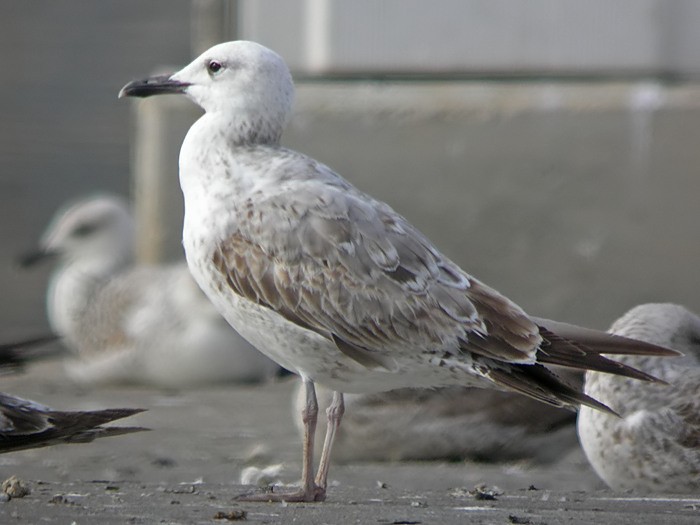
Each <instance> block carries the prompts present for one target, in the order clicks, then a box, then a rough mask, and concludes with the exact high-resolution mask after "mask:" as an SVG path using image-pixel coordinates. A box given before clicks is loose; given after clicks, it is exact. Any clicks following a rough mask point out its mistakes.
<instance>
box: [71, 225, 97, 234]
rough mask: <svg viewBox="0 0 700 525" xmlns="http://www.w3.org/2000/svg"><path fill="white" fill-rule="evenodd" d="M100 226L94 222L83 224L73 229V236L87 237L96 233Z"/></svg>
mask: <svg viewBox="0 0 700 525" xmlns="http://www.w3.org/2000/svg"><path fill="white" fill-rule="evenodd" d="M98 227H99V225H98V224H94V223H86V224H81V225H80V226H78V227H77V228H76V229H74V230H73V237H87V236H88V235H92V234H93V233H95V232H96V231H97V229H98Z"/></svg>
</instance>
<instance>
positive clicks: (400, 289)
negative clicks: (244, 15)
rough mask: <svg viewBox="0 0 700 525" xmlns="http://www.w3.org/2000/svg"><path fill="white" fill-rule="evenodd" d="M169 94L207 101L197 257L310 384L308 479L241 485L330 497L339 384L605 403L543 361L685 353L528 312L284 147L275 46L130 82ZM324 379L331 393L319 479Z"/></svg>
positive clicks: (235, 308)
mask: <svg viewBox="0 0 700 525" xmlns="http://www.w3.org/2000/svg"><path fill="white" fill-rule="evenodd" d="M167 93H184V94H185V95H186V96H187V97H188V98H190V99H191V100H192V101H194V102H195V103H196V104H198V105H199V106H200V107H202V108H203V109H204V111H205V113H204V115H202V116H201V117H200V118H199V120H197V121H196V122H195V123H194V124H193V125H192V127H191V128H190V129H189V131H188V133H187V136H186V137H185V140H184V142H183V145H182V148H181V150H180V158H179V166H180V185H181V187H182V191H183V194H184V198H185V222H184V228H183V244H184V248H185V255H186V259H187V263H188V266H189V268H190V271H191V272H192V275H193V276H194V278H195V280H196V281H197V283H198V284H199V286H200V287H201V288H202V289H203V290H204V292H205V293H206V294H207V296H208V297H209V298H210V299H211V300H212V302H213V303H214V304H215V305H216V307H217V308H218V310H219V311H220V312H221V313H222V314H223V316H224V317H225V318H226V319H227V320H228V322H229V323H231V325H232V326H233V327H234V328H236V329H237V330H238V331H239V332H240V333H241V335H243V337H245V338H246V339H247V340H248V341H250V342H251V343H252V344H253V345H254V346H255V347H256V348H258V349H260V351H262V352H264V353H266V354H267V355H268V356H270V357H271V358H272V359H274V360H275V361H277V362H278V363H279V364H281V365H282V366H284V367H285V368H287V369H289V370H291V371H293V372H296V373H297V374H298V375H300V376H301V378H302V380H303V382H304V388H305V393H306V402H305V406H304V409H303V410H302V421H303V423H304V428H305V431H304V440H303V463H302V480H301V487H300V489H299V490H298V491H296V492H293V493H289V494H286V493H272V494H262V495H259V494H253V495H249V496H246V497H245V499H252V500H255V499H258V500H263V501H271V500H276V501H287V502H292V501H322V500H324V499H325V497H326V486H327V481H328V469H329V466H330V451H331V447H332V444H333V440H334V436H335V433H336V431H337V429H338V427H339V425H340V420H341V418H342V415H343V412H344V403H343V393H373V392H381V391H388V390H394V389H398V388H409V387H410V388H416V387H423V388H427V387H442V386H454V385H459V386H478V387H484V388H495V389H501V390H510V391H515V392H519V393H521V394H525V395H528V396H531V397H533V398H535V399H538V400H540V401H543V402H546V403H550V404H552V405H555V406H565V407H572V408H574V407H577V406H578V405H579V404H581V403H583V404H586V405H590V406H593V407H596V408H598V409H600V410H609V409H607V407H605V406H604V405H603V404H602V403H600V402H598V401H596V400H595V399H593V398H591V397H589V396H587V395H585V394H584V393H583V392H581V391H580V390H579V389H576V388H574V387H571V386H569V385H568V384H566V383H565V382H563V381H560V380H559V379H558V377H557V376H556V375H555V374H554V373H553V372H552V371H551V370H550V369H549V368H548V365H565V366H569V367H573V368H581V369H596V370H601V371H609V372H612V373H616V374H622V375H627V376H631V377H635V378H639V379H648V380H652V378H651V377H650V376H649V375H648V374H645V373H642V372H638V371H635V370H634V369H632V368H630V367H628V366H626V365H623V364H620V363H617V362H615V361H612V360H610V359H608V358H606V357H604V356H602V355H600V353H601V352H602V351H603V350H604V351H605V352H606V353H618V352H622V353H625V352H630V353H636V352H638V353H658V354H660V355H670V354H673V355H675V352H671V351H670V350H667V349H663V348H660V347H657V346H655V345H650V344H645V343H640V342H634V341H629V340H626V339H623V338H617V337H614V336H609V335H607V334H604V333H600V332H595V331H592V330H585V329H581V328H578V327H572V326H570V325H564V324H561V323H554V322H550V321H546V320H540V319H536V318H533V317H531V316H528V315H527V314H526V313H525V312H524V311H523V310H522V309H521V308H520V307H519V306H517V305H516V304H515V303H513V302H512V301H510V300H509V299H507V298H506V297H504V296H503V295H501V294H500V293H498V292H497V291H496V290H494V289H493V288H490V287H489V286H487V285H486V284H484V283H482V282H481V281H479V280H478V279H476V278H474V277H472V276H470V275H468V274H467V273H466V272H464V271H463V270H462V269H461V268H460V267H459V266H457V265H456V264H455V263H454V262H452V261H451V260H450V259H448V258H447V257H445V256H444V255H443V254H442V253H440V251H438V249H437V248H436V247H435V246H433V244H432V243H431V242H430V241H429V240H428V239H427V238H426V237H425V236H424V235H423V234H421V233H420V232H419V231H418V230H417V229H416V228H415V227H413V226H412V225H411V224H410V223H409V222H408V221H407V220H406V219H405V218H403V217H402V216H401V215H399V214H398V213H397V212H395V211H394V210H393V209H392V208H390V207H389V206H388V205H387V204H385V203H383V202H380V201H378V200H376V199H374V198H372V197H371V196H369V195H367V194H365V193H363V192H361V191H360V190H359V189H357V188H355V187H354V186H352V185H351V184H350V183H349V182H348V181H346V180H345V179H343V178H342V177H341V176H340V175H338V174H337V173H335V172H334V171H333V170H331V169H330V168H329V167H327V166H325V165H323V164H321V163H320V162H318V161H316V160H314V159H312V158H310V157H308V156H306V155H303V154H302V153H298V152H296V151H293V150H290V149H286V148H284V147H282V146H281V145H280V137H281V135H282V131H283V129H284V127H285V124H286V122H287V120H288V119H289V117H290V114H291V109H292V100H293V93H294V85H293V82H292V77H291V75H290V73H289V69H288V68H287V65H286V64H285V63H284V61H283V59H282V58H281V57H280V56H279V55H278V54H277V53H275V52H274V51H272V50H270V49H268V48H266V47H264V46H261V45H259V44H257V43H254V42H248V41H236V42H227V43H223V44H219V45H216V46H214V47H212V48H211V49H209V50H207V51H205V52H204V53H203V54H202V55H201V56H199V57H198V58H196V59H195V60H194V61H193V62H192V63H190V64H189V65H188V66H186V67H185V68H183V69H182V70H180V71H178V72H176V73H174V74H172V75H170V76H167V75H165V76H157V77H151V78H148V79H145V80H137V81H133V82H130V83H129V84H127V85H126V86H124V87H123V88H122V90H121V92H120V96H137V97H147V96H150V95H159V94H167ZM315 382H318V383H319V384H321V385H324V386H326V387H327V388H330V389H332V390H333V391H334V394H333V399H332V402H331V404H330V406H329V407H328V410H327V430H326V438H325V441H324V445H323V449H322V453H321V458H320V460H319V465H318V471H317V474H316V476H315V477H314V475H313V466H314V462H313V442H314V433H315V427H316V422H317V413H318V402H317V399H316V394H315V389H314V383H315Z"/></svg>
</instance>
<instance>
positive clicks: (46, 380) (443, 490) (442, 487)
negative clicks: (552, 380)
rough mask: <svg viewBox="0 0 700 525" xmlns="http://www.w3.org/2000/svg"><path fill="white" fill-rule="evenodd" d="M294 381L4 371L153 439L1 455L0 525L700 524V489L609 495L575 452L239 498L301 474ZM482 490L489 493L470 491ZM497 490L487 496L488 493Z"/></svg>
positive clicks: (372, 466)
mask: <svg viewBox="0 0 700 525" xmlns="http://www.w3.org/2000/svg"><path fill="white" fill-rule="evenodd" d="M293 381H294V380H293V379H287V380H282V381H279V382H277V383H274V384H270V385H257V386H253V385H249V386H229V387H223V386H222V387H212V388H208V389H202V390H197V391H193V392H181V393H175V392H158V391H152V390H146V389H142V388H121V389H116V388H112V389H102V390H99V391H90V392H86V391H80V390H78V389H76V388H75V387H73V386H71V385H69V384H67V383H65V381H63V380H62V378H61V369H60V364H59V363H57V362H53V363H44V364H41V365H37V366H35V367H33V368H32V369H31V370H30V371H29V373H28V374H24V375H19V376H12V377H3V378H2V380H1V382H0V388H1V389H2V390H3V391H7V392H11V393H13V394H16V395H21V396H24V397H29V398H32V399H35V400H37V401H40V402H43V403H46V404H49V405H51V406H53V407H55V408H60V409H74V410H78V409H91V408H101V407H109V406H111V407H116V406H130V407H136V406H139V407H144V408H147V409H148V412H146V413H143V414H140V415H138V416H135V417H133V418H131V419H129V420H125V421H124V424H129V425H143V426H147V427H150V428H151V429H152V430H151V431H150V432H143V433H139V434H132V435H129V436H121V437H115V438H109V439H103V440H98V441H95V442H93V443H90V444H79V445H61V446H56V447H50V448H45V449H37V450H28V451H22V452H16V453H11V454H5V455H2V456H0V478H2V479H6V478H8V477H10V476H12V475H16V476H17V477H18V478H20V479H21V480H23V481H24V482H25V483H26V484H27V485H28V486H29V488H30V491H31V492H30V494H29V495H27V496H25V497H23V498H17V499H12V500H10V501H7V502H4V503H0V523H3V524H5V523H8V524H9V523H48V524H53V523H56V524H59V523H60V524H67V523H76V524H84V523H105V524H110V523H183V524H189V523H226V522H228V521H233V520H235V518H236V517H237V516H240V513H241V512H243V513H245V514H246V519H247V521H248V522H251V523H293V522H296V523H309V524H316V523H318V524H321V523H370V524H371V523H375V524H409V523H410V524H418V523H422V524H428V523H464V522H466V521H467V520H469V523H529V524H547V525H554V524H559V523H562V524H563V523H567V524H570V523H616V524H618V523H619V524H626V523H658V524H665V523H668V524H671V523H673V524H683V523H687V524H690V523H698V521H699V520H700V495H690V496H674V497H660V496H648V495H647V496H645V495H636V494H616V493H613V492H611V491H609V490H607V489H605V487H604V486H603V485H602V483H601V482H600V481H599V480H598V479H597V478H596V476H595V475H594V473H593V472H592V471H591V470H590V468H589V467H588V465H587V464H586V462H585V459H584V458H583V455H582V454H581V452H580V451H579V450H575V451H573V452H572V453H571V454H569V455H568V456H566V457H565V458H563V459H562V460H560V461H559V462H557V463H555V464H552V465H547V466H528V465H527V464H523V463H518V464H509V465H488V464H474V463H464V462H452V463H447V462H424V463H423V462H410V463H394V464H383V463H368V464H358V465H334V466H333V467H332V469H331V484H332V485H331V487H330V491H329V494H328V500H327V501H326V502H325V503H316V504H289V505H282V504H260V503H237V502H235V501H234V500H233V498H234V496H236V495H237V494H241V493H243V492H245V491H246V490H249V488H246V487H244V486H241V485H239V482H240V474H241V471H242V469H243V468H245V467H246V466H250V465H254V466H257V467H264V466H267V465H271V464H282V465H283V470H282V472H281V474H280V480H281V481H282V482H283V483H292V482H294V481H295V480H296V479H297V476H298V475H299V472H300V461H299V460H300V458H299V456H300V448H301V447H300V440H299V438H298V437H297V435H296V433H295V430H294V427H293V420H292V418H293V417H294V414H292V412H291V409H290V407H291V398H292V390H293V386H294V385H293ZM476 485H485V486H486V496H484V495H483V494H479V493H475V492H474V491H473V489H474V487H475V486H476ZM491 491H493V493H494V494H493V496H494V497H495V499H488V498H489V494H491Z"/></svg>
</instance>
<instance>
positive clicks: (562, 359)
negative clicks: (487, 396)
mask: <svg viewBox="0 0 700 525" xmlns="http://www.w3.org/2000/svg"><path fill="white" fill-rule="evenodd" d="M533 320H534V321H535V322H536V323H537V325H538V326H539V327H540V335H541V336H542V338H543V339H544V341H543V343H542V345H541V347H540V349H539V350H538V352H537V363H538V364H534V365H527V364H522V365H521V364H511V365H510V366H509V367H508V368H497V369H495V370H490V371H489V372H488V374H487V375H488V377H489V378H490V379H491V380H493V381H494V382H495V383H497V384H499V385H501V386H503V387H505V388H507V389H509V390H515V391H517V392H520V393H521V394H525V395H527V396H530V397H532V398H535V399H537V400H539V401H543V402H545V403H548V404H550V405H554V406H559V407H566V408H572V409H575V408H577V407H578V406H579V405H586V406H589V407H591V408H595V409H597V410H602V411H604V412H608V413H611V414H615V412H614V411H613V410H611V409H610V408H609V407H607V406H606V405H604V404H603V403H601V402H599V401H597V400H596V399H594V398H592V397H590V396H588V395H586V394H585V393H583V391H582V390H581V389H580V388H575V387H573V386H571V385H569V384H567V383H566V382H564V381H563V380H561V379H560V378H559V377H558V376H557V375H556V374H555V373H554V372H553V371H552V370H550V369H548V368H547V367H546V366H543V365H556V366H563V367H567V368H574V369H579V370H594V371H596V372H605V373H608V374H614V375H618V376H622V377H629V378H633V379H638V380H641V381H651V382H656V383H664V381H662V380H661V379H658V378H656V377H654V376H652V375H649V374H647V373H645V372H642V371H641V370H637V369H636V368H634V367H631V366H629V365H626V364H624V363H620V362H618V361H615V360H613V359H609V358H607V357H605V356H604V355H602V354H618V355H638V356H664V357H675V356H679V355H682V354H681V353H680V352H677V351H676V350H672V349H670V348H666V347H663V346H659V345H655V344H652V343H647V342H645V341H638V340H636V339H630V338H627V337H622V336H619V335H613V334H609V333H606V332H599V331H597V330H591V329H588V328H581V327H578V326H574V325H569V324H566V323H560V322H556V321H550V320H547V319H538V318H533Z"/></svg>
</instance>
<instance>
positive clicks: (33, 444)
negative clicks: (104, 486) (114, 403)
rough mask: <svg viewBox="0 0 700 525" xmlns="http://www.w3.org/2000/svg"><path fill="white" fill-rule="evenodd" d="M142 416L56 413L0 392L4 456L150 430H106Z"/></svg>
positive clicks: (114, 411)
mask: <svg viewBox="0 0 700 525" xmlns="http://www.w3.org/2000/svg"><path fill="white" fill-rule="evenodd" d="M140 412H143V409H140V408H106V409H102V410H89V411H63V410H53V409H51V408H49V407H47V406H45V405H42V404H40V403H37V402H35V401H30V400H28V399H23V398H21V397H16V396H13V395H10V394H6V393H3V392H0V453H4V452H14V451H17V450H24V449H28V448H38V447H46V446H49V445H58V444H62V443H87V442H90V441H93V440H95V439H97V438H101V437H110V436H119V435H122V434H130V433H132V432H140V431H143V430H148V429H146V428H143V427H117V426H103V425H105V424H106V423H109V422H111V421H114V420H117V419H122V418H125V417H129V416H132V415H134V414H138V413H140Z"/></svg>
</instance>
